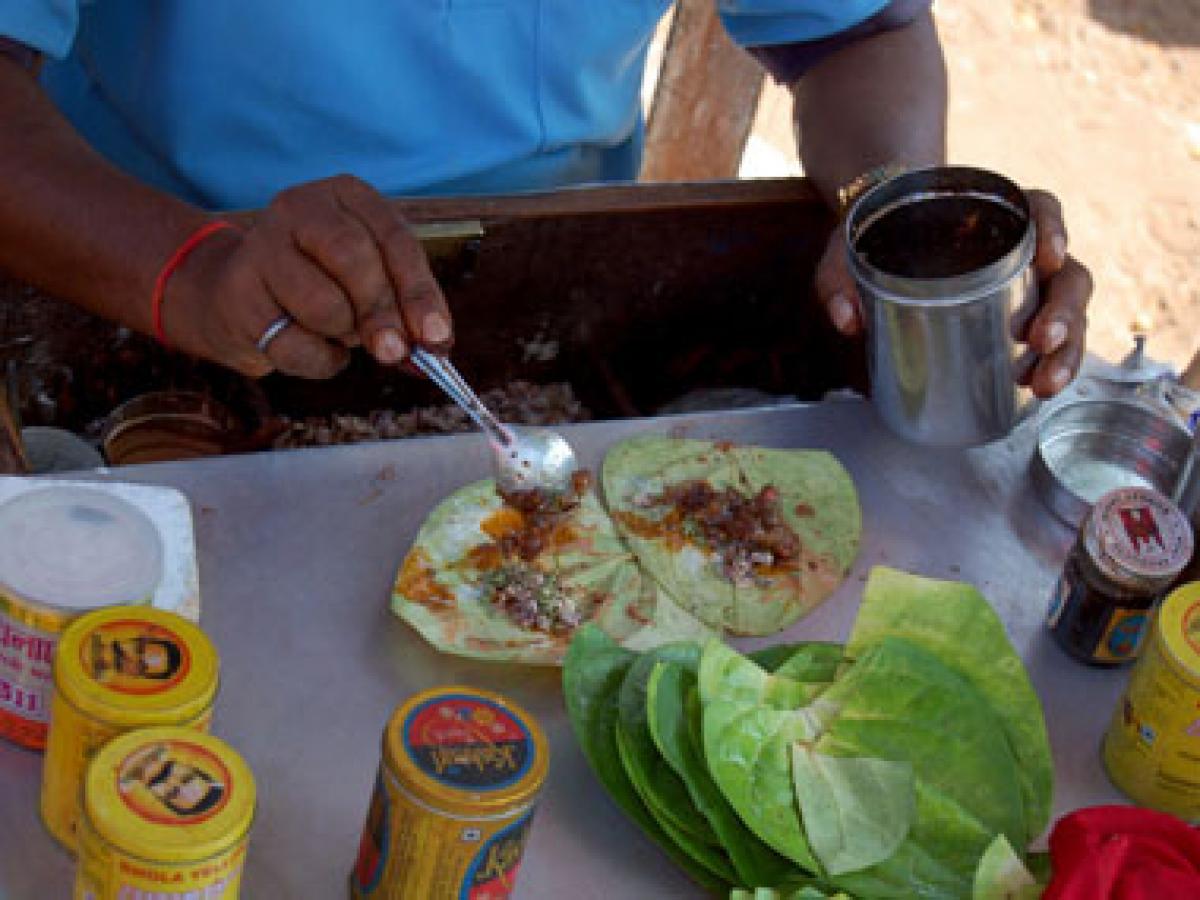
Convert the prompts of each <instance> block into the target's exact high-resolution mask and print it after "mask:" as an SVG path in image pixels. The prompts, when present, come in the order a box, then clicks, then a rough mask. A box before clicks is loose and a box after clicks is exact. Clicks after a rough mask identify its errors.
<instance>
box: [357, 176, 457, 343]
mask: <svg viewBox="0 0 1200 900" xmlns="http://www.w3.org/2000/svg"><path fill="white" fill-rule="evenodd" d="M334 190H335V193H336V195H337V197H338V201H339V202H340V203H341V205H342V207H343V208H344V209H345V210H346V211H348V212H349V213H350V214H351V215H353V216H354V217H355V218H357V219H358V220H359V221H360V222H361V223H363V225H365V227H366V228H367V229H368V230H369V231H370V233H371V235H372V236H373V238H374V240H375V242H376V245H377V247H378V249H379V251H380V252H381V253H382V255H383V262H384V265H385V266H386V269H387V274H388V276H389V277H390V279H391V286H392V288H393V291H394V294H393V296H394V297H398V298H399V304H398V306H399V308H398V310H397V309H396V304H395V303H393V304H392V305H391V306H390V307H388V308H386V309H385V308H382V307H372V308H368V309H360V310H359V326H360V327H359V330H360V332H363V341H364V343H366V344H367V346H368V347H369V346H371V338H370V334H371V333H373V332H377V331H378V330H379V329H382V328H388V327H393V322H394V316H396V315H397V314H398V315H399V317H400V319H401V321H402V322H403V323H404V328H405V331H406V332H407V334H408V335H410V336H411V337H412V339H413V340H415V341H417V342H418V343H421V344H424V345H426V346H428V347H430V348H432V349H435V350H445V349H448V348H449V346H450V344H451V342H452V341H453V338H454V334H453V326H452V325H451V320H450V310H449V308H448V307H447V305H446V299H445V297H444V296H443V295H442V290H441V288H440V287H439V286H438V283H437V280H436V279H435V278H434V277H433V272H432V271H431V270H430V268H429V262H428V260H427V259H426V258H425V251H424V249H422V247H421V244H420V242H419V241H418V240H417V238H416V236H415V235H414V234H413V233H412V231H411V230H410V229H409V228H408V225H407V224H406V223H405V221H404V219H403V218H402V217H401V216H400V215H399V214H398V213H397V212H396V211H395V210H394V209H393V208H392V207H391V205H390V204H389V203H388V202H387V200H385V199H384V198H383V197H382V196H380V195H379V194H378V193H377V192H376V191H374V190H373V189H372V188H370V187H369V186H368V185H366V184H364V183H363V182H362V181H359V180H358V179H353V178H348V179H338V180H337V181H336V182H335V185H334Z"/></svg>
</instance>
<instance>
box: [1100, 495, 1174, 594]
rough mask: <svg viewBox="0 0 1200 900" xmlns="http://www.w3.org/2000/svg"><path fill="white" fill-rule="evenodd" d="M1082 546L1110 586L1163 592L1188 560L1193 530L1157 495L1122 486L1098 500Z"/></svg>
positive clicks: (1170, 505) (1164, 498)
mask: <svg viewBox="0 0 1200 900" xmlns="http://www.w3.org/2000/svg"><path fill="white" fill-rule="evenodd" d="M1085 543H1086V545H1087V549H1088V553H1089V554H1090V555H1091V557H1092V559H1093V560H1095V561H1096V564H1097V565H1098V566H1099V567H1100V569H1101V571H1103V572H1104V574H1105V575H1106V576H1108V577H1109V578H1111V579H1112V580H1113V581H1115V582H1117V583H1119V584H1121V585H1123V586H1125V587H1129V588H1132V589H1134V590H1146V591H1154V590H1157V589H1160V588H1163V587H1166V585H1167V584H1168V583H1170V582H1171V581H1172V580H1174V578H1175V577H1176V576H1177V575H1178V574H1179V573H1180V572H1181V571H1183V567H1184V566H1186V565H1187V564H1188V560H1190V559H1191V558H1192V526H1191V525H1190V524H1189V523H1188V520H1187V517H1186V516H1185V515H1184V514H1183V513H1182V512H1180V511H1179V508H1178V507H1177V506H1176V505H1175V504H1174V503H1172V502H1171V501H1170V500H1168V499H1167V498H1166V497H1164V496H1163V495H1162V494H1160V493H1159V492H1158V491H1155V490H1153V489H1151V488H1146V487H1123V488H1118V489H1117V490H1115V491H1109V492H1108V493H1107V494H1105V495H1104V496H1103V497H1101V498H1100V499H1099V500H1097V501H1096V505H1095V506H1094V507H1093V508H1092V513H1091V517H1090V519H1089V520H1088V527H1087V532H1086V534H1085Z"/></svg>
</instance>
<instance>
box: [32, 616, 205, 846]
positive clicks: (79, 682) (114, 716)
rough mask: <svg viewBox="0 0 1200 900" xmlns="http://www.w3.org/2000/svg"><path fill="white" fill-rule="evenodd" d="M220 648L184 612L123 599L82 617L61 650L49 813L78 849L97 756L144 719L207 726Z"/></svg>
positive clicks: (45, 773) (54, 828)
mask: <svg viewBox="0 0 1200 900" xmlns="http://www.w3.org/2000/svg"><path fill="white" fill-rule="evenodd" d="M216 693H217V652H216V650H215V649H214V648H213V646H212V643H211V642H210V641H209V640H208V638H207V637H205V635H204V632H202V631H201V630H200V629H199V628H197V627H196V626H195V625H193V624H192V623H191V622H189V621H187V620H186V619H184V618H181V617H180V616H177V615H175V614H174V613H170V612H166V611H165V610H161V609H153V608H148V607H138V606H113V607H109V608H107V609H102V610H97V611H96V612H92V613H88V614H87V615H85V616H82V617H80V618H78V619H76V620H75V621H74V622H73V623H72V624H71V625H70V627H68V628H67V630H66V631H65V632H63V636H62V638H61V640H60V641H59V643H58V649H57V651H56V652H55V654H54V700H53V704H52V707H51V717H50V734H49V737H48V738H47V740H46V759H45V763H44V764H43V767H42V799H41V808H42V821H44V822H45V823H46V828H47V829H48V830H49V831H50V833H51V834H52V835H54V837H55V838H57V839H58V841H59V843H61V844H62V845H63V846H65V847H66V848H67V849H68V850H70V851H71V852H74V850H75V827H76V823H77V822H78V819H79V795H80V788H81V786H82V784H83V775H84V772H85V770H86V768H87V764H88V762H89V761H91V759H92V757H93V756H95V755H96V753H97V752H98V751H99V750H100V748H101V747H103V746H104V745H105V744H106V743H108V741H110V740H111V739H112V738H114V737H116V736H117V735H119V734H124V733H125V732H127V731H132V730H134V729H135V728H148V727H151V726H156V725H175V726H179V727H183V728H191V729H196V730H198V731H207V730H208V725H209V722H210V721H211V719H212V707H213V699H214V697H215V696H216Z"/></svg>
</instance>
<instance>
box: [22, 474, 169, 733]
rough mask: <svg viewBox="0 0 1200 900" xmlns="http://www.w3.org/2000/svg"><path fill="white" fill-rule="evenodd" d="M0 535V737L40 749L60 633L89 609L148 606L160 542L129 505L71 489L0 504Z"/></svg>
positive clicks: (39, 491) (99, 493)
mask: <svg viewBox="0 0 1200 900" xmlns="http://www.w3.org/2000/svg"><path fill="white" fill-rule="evenodd" d="M0 535H3V539H2V540H0V737H3V738H7V739H8V740H11V741H14V742H16V743H18V744H21V745H23V746H26V747H30V748H32V749H35V750H40V749H41V748H42V747H44V746H45V743H46V730H47V723H48V722H49V719H50V698H51V695H52V684H51V679H52V675H51V669H50V666H51V660H52V659H53V655H54V647H55V645H56V644H57V642H58V638H59V636H60V635H61V634H62V632H63V630H64V629H65V628H66V627H67V626H68V625H69V624H70V623H71V622H73V621H74V620H75V619H76V618H78V617H79V616H80V615H83V614H84V613H87V612H90V611H91V610H93V609H97V608H99V607H104V606H111V605H113V604H117V603H126V604H144V603H149V601H150V600H151V598H152V597H153V595H154V590H155V588H156V587H157V585H158V583H159V580H160V579H161V577H162V557H163V548H162V542H161V540H160V538H159V535H158V529H156V528H155V527H154V523H153V522H151V521H150V519H149V518H148V517H147V516H146V515H145V514H144V513H142V511H141V510H139V509H138V508H137V507H136V506H134V505H133V504H131V503H127V502H125V501H124V500H121V499H120V498H118V497H114V496H113V495H111V494H109V493H106V492H104V491H100V490H95V489H91V488H81V487H78V486H75V485H57V486H50V487H45V488H38V489H36V490H31V491H26V492H25V493H21V494H18V495H17V496H15V497H13V498H12V499H10V500H8V501H6V502H5V503H3V504H0Z"/></svg>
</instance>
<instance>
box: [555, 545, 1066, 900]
mask: <svg viewBox="0 0 1200 900" xmlns="http://www.w3.org/2000/svg"><path fill="white" fill-rule="evenodd" d="M563 689H564V695H565V700H566V705H567V709H568V711H569V713H570V717H571V722H572V725H573V727H574V730H575V734H576V736H577V738H578V740H579V743H580V745H581V747H582V748H583V750H584V753H585V755H586V757H587V759H588V761H589V763H590V764H591V766H592V768H593V770H594V771H595V773H596V775H597V777H598V778H599V780H600V781H601V782H602V784H603V785H604V787H605V788H606V789H607V790H608V792H609V794H610V795H611V796H612V798H613V799H614V800H615V801H616V802H617V804H618V805H619V806H620V807H621V809H622V810H624V812H625V813H626V814H627V815H628V816H629V817H630V818H632V819H633V820H634V821H635V822H636V823H637V824H638V825H639V826H640V827H641V828H642V829H643V830H644V831H645V832H646V833H647V834H648V835H649V836H650V837H651V838H652V839H653V840H654V841H655V842H656V843H657V844H658V845H659V846H660V847H662V849H663V850H665V851H666V852H667V854H668V855H670V856H671V858H672V859H673V860H675V862H676V863H678V864H679V865H680V866H681V867H682V868H684V869H685V870H686V871H687V872H688V873H689V874H690V875H691V876H692V877H693V878H694V879H695V880H696V881H697V882H699V883H700V884H702V885H704V886H705V887H707V888H709V889H710V890H711V891H713V892H714V893H729V892H731V891H732V894H731V896H733V897H735V898H739V900H741V898H744V900H752V898H753V900H776V898H778V900H789V898H820V897H853V898H861V900H874V898H913V897H917V898H962V897H974V898H977V900H992V898H1016V897H1026V896H1029V897H1036V896H1038V894H1039V888H1038V886H1037V884H1036V882H1035V881H1034V879H1033V878H1032V876H1031V875H1030V874H1029V872H1028V871H1027V869H1026V867H1025V865H1024V864H1023V856H1024V850H1025V849H1026V848H1027V847H1028V846H1029V843H1030V842H1031V841H1032V840H1033V839H1034V838H1035V837H1037V836H1038V835H1039V834H1040V833H1041V832H1042V831H1043V829H1044V828H1045V826H1046V824H1047V822H1048V819H1049V815H1050V803H1051V793H1052V780H1053V766H1052V762H1051V758H1050V750H1049V746H1048V742H1047V738H1046V730H1045V723H1044V721H1043V718H1042V709H1041V704H1040V702H1039V700H1038V698H1037V695H1036V694H1035V693H1034V690H1033V687H1032V685H1031V684H1030V681H1029V678H1028V676H1027V674H1026V672H1025V670H1024V668H1023V666H1022V664H1021V662H1020V659H1019V658H1018V657H1017V654H1016V653H1015V651H1014V650H1013V648H1012V646H1011V644H1010V643H1009V641H1008V639H1007V636H1006V635H1005V633H1004V629H1003V626H1002V624H1001V623H1000V621H999V619H998V618H997V616H996V614H995V613H994V612H993V610H992V609H991V607H990V606H989V605H988V603H987V601H986V600H985V599H984V598H983V596H982V595H981V594H979V592H978V591H976V590H975V589H974V588H973V587H971V586H970V585H966V584H960V583H956V582H943V581H933V580H929V579H925V578H920V577H917V576H914V575H909V574H906V573H903V572H898V571H895V570H892V569H885V568H877V569H875V570H873V571H872V573H871V575H870V578H869V580H868V583H867V586H866V590H865V595H864V598H863V602H862V606H861V608H860V610H859V613H858V617H857V620H856V622H855V625H854V628H853V631H852V633H851V635H850V638H849V640H848V641H847V642H846V644H845V645H839V644H830V643H806V644H790V645H785V646H776V647H771V648H769V649H766V650H761V651H758V652H755V653H751V654H749V655H742V654H740V653H738V652H737V651H735V650H733V649H732V648H730V647H729V646H727V645H726V644H724V643H723V642H721V641H720V640H717V639H711V640H708V641H707V642H705V643H703V644H700V643H696V642H677V643H672V644H666V645H663V646H660V647H657V648H655V649H653V650H650V651H647V652H645V653H642V654H640V655H639V654H636V653H634V652H632V651H630V650H628V649H625V648H622V647H620V646H619V645H617V644H616V643H615V642H614V641H612V640H611V639H610V638H609V637H608V636H607V635H605V634H604V632H603V631H601V630H600V629H598V628H594V627H591V626H588V627H585V628H583V629H581V630H580V632H579V633H578V634H577V635H576V637H575V639H574V641H573V642H572V644H571V647H570V650H569V652H568V654H567V658H566V662H565V666H564V671H563Z"/></svg>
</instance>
